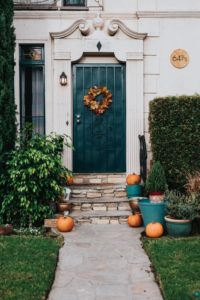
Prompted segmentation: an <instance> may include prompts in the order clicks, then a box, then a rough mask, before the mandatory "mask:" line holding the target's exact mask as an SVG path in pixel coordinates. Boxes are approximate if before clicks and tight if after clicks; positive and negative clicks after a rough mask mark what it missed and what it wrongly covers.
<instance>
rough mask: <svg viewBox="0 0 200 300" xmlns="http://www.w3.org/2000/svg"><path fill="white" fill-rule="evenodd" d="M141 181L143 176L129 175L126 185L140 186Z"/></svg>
mask: <svg viewBox="0 0 200 300" xmlns="http://www.w3.org/2000/svg"><path fill="white" fill-rule="evenodd" d="M140 181H141V176H140V175H138V174H135V173H133V174H128V175H127V177H126V183H127V184H128V185H132V184H138V183H140Z"/></svg>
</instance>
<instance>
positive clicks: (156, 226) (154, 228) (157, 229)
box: [145, 222, 164, 238]
mask: <svg viewBox="0 0 200 300" xmlns="http://www.w3.org/2000/svg"><path fill="white" fill-rule="evenodd" d="M145 231H146V235H147V236H148V237H151V238H159V237H161V236H162V235H163V233H164V228H163V226H162V224H160V223H159V222H151V223H149V224H148V225H147V226H146V229H145Z"/></svg>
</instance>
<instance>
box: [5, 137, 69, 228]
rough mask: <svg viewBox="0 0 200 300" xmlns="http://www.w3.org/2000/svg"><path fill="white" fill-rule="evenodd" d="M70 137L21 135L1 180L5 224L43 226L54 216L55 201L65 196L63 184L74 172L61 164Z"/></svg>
mask: <svg viewBox="0 0 200 300" xmlns="http://www.w3.org/2000/svg"><path fill="white" fill-rule="evenodd" d="M63 143H65V144H67V145H68V146H70V144H69V140H68V137H67V136H62V135H56V134H51V135H49V136H46V137H44V136H40V135H38V134H33V136H32V137H31V138H29V139H28V138H27V134H24V132H23V133H22V134H21V135H20V137H19V141H18V143H17V146H16V148H15V149H14V150H13V151H12V152H11V155H10V159H9V161H8V162H7V164H6V174H4V175H1V176H0V189H1V190H3V192H2V194H4V197H3V201H2V203H1V207H0V217H1V220H2V222H3V223H12V224H14V225H16V226H22V227H26V226H27V225H29V226H31V225H40V224H41V222H43V220H44V218H46V217H49V216H50V215H51V214H52V212H53V207H54V204H55V200H56V199H57V198H58V196H59V195H61V194H62V193H63V186H62V183H63V181H65V178H66V176H67V175H68V174H71V172H70V171H69V170H68V169H67V168H65V167H64V166H63V164H62V157H61V152H62V150H63Z"/></svg>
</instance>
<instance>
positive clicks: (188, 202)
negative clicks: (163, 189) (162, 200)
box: [166, 190, 197, 220]
mask: <svg viewBox="0 0 200 300" xmlns="http://www.w3.org/2000/svg"><path fill="white" fill-rule="evenodd" d="M166 199H167V205H166V213H167V215H169V216H170V217H171V218H174V219H177V220H187V219H189V220H193V219H194V218H195V217H196V216H197V212H196V205H195V199H193V198H192V197H191V196H189V195H186V194H182V193H180V192H179V191H176V190H174V191H169V192H168V193H167V195H166Z"/></svg>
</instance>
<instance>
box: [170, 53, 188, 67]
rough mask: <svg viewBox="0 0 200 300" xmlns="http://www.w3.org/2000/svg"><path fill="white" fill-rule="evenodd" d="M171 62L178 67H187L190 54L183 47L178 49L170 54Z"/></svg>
mask: <svg viewBox="0 0 200 300" xmlns="http://www.w3.org/2000/svg"><path fill="white" fill-rule="evenodd" d="M170 61H171V64H172V65H173V66H174V67H175V68H178V69H182V68H184V67H186V66H187V65H188V63H189V55H188V53H187V52H186V51H185V50H183V49H176V50H174V51H173V52H172V54H171V55H170Z"/></svg>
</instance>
